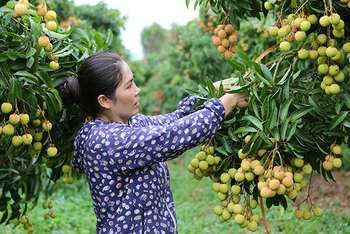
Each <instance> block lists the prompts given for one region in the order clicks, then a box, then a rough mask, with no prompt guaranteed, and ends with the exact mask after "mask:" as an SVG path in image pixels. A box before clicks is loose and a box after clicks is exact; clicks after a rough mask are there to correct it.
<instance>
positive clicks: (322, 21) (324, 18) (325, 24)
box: [319, 15, 330, 27]
mask: <svg viewBox="0 0 350 234" xmlns="http://www.w3.org/2000/svg"><path fill="white" fill-rule="evenodd" d="M319 23H320V25H321V26H322V27H328V26H329V24H330V23H329V17H328V16H327V15H324V16H322V17H321V18H320V19H319Z"/></svg>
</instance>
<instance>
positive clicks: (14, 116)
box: [9, 114, 20, 125]
mask: <svg viewBox="0 0 350 234" xmlns="http://www.w3.org/2000/svg"><path fill="white" fill-rule="evenodd" d="M9 121H10V123H11V124H13V125H16V124H18V123H19V122H20V117H19V115H17V114H11V115H10V117H9Z"/></svg>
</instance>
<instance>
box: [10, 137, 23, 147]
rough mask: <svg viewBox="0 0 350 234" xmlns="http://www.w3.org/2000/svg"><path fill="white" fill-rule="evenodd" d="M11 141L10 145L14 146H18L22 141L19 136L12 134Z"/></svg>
mask: <svg viewBox="0 0 350 234" xmlns="http://www.w3.org/2000/svg"><path fill="white" fill-rule="evenodd" d="M11 141H12V145H14V146H20V145H22V143H23V140H22V137H21V136H13V137H12V139H11Z"/></svg>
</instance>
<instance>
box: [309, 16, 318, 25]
mask: <svg viewBox="0 0 350 234" xmlns="http://www.w3.org/2000/svg"><path fill="white" fill-rule="evenodd" d="M307 20H308V21H309V22H310V23H311V24H317V23H318V18H317V16H316V15H315V14H311V15H309V16H308V17H307Z"/></svg>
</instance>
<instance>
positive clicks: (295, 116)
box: [290, 106, 313, 122]
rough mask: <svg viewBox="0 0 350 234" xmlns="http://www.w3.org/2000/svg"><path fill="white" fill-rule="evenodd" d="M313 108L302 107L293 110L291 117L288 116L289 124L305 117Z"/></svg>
mask: <svg viewBox="0 0 350 234" xmlns="http://www.w3.org/2000/svg"><path fill="white" fill-rule="evenodd" d="M312 108H313V107H310V106H304V107H301V108H299V109H297V110H295V111H294V112H293V113H292V114H291V115H290V122H294V121H296V120H298V119H300V118H301V117H303V116H304V115H306V114H307V113H309V112H310V111H311V110H312Z"/></svg>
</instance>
